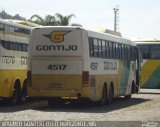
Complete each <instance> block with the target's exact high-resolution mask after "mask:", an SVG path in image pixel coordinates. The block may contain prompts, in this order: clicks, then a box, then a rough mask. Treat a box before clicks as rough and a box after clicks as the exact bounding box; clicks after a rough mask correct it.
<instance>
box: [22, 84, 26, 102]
mask: <svg viewBox="0 0 160 127" xmlns="http://www.w3.org/2000/svg"><path fill="white" fill-rule="evenodd" d="M26 102H27V84H26V81H24V85H23V89H22V97H21V103H22V104H24V103H26Z"/></svg>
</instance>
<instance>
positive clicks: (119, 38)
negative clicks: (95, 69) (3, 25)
mask: <svg viewBox="0 0 160 127" xmlns="http://www.w3.org/2000/svg"><path fill="white" fill-rule="evenodd" d="M46 28H66V29H67V28H68V29H82V30H86V31H87V32H88V35H93V37H95V35H96V36H97V38H98V37H100V38H101V39H104V40H105V39H106V40H107V39H108V40H109V41H113V42H114V41H116V42H118V43H123V44H128V45H133V46H136V43H135V42H133V41H131V40H129V39H126V38H123V37H122V36H117V35H115V34H112V33H108V32H103V31H95V30H91V29H88V28H85V27H79V26H39V27H35V28H34V29H46ZM103 35H106V36H103Z"/></svg>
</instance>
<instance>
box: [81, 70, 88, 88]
mask: <svg viewBox="0 0 160 127" xmlns="http://www.w3.org/2000/svg"><path fill="white" fill-rule="evenodd" d="M88 85H89V72H88V71H83V72H82V86H83V87H85V86H88Z"/></svg>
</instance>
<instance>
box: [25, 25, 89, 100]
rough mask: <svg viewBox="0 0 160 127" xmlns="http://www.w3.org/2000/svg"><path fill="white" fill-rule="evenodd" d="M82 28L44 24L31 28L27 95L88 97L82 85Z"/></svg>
mask: <svg viewBox="0 0 160 127" xmlns="http://www.w3.org/2000/svg"><path fill="white" fill-rule="evenodd" d="M82 52H83V48H82V30H81V29H79V28H75V27H43V28H36V29H34V30H33V31H32V34H31V38H30V53H29V67H28V96H29V97H47V98H51V100H53V99H56V98H63V99H77V98H80V97H86V96H87V95H85V91H84V90H83V85H82V84H87V83H88V72H87V71H83V56H82Z"/></svg>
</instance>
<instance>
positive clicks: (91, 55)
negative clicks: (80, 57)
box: [89, 38, 94, 57]
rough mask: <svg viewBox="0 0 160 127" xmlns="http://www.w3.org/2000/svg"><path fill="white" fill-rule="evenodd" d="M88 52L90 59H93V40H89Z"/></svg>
mask: <svg viewBox="0 0 160 127" xmlns="http://www.w3.org/2000/svg"><path fill="white" fill-rule="evenodd" d="M89 51H90V57H93V56H94V48H93V38H89Z"/></svg>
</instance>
